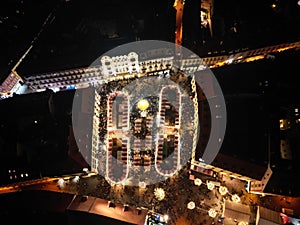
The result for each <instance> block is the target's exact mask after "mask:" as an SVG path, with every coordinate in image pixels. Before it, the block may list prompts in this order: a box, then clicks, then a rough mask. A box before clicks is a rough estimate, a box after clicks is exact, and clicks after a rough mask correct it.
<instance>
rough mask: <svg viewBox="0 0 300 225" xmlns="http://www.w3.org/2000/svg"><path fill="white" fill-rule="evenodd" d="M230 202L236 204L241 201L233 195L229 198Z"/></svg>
mask: <svg viewBox="0 0 300 225" xmlns="http://www.w3.org/2000/svg"><path fill="white" fill-rule="evenodd" d="M231 200H232V201H233V202H235V203H238V202H240V201H241V198H240V197H239V196H238V195H237V194H234V195H232V196H231Z"/></svg>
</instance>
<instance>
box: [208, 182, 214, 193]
mask: <svg viewBox="0 0 300 225" xmlns="http://www.w3.org/2000/svg"><path fill="white" fill-rule="evenodd" d="M206 185H207V189H208V190H210V191H212V190H213V189H214V188H215V185H214V184H213V183H211V182H207V184H206Z"/></svg>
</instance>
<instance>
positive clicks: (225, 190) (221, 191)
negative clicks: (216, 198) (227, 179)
mask: <svg viewBox="0 0 300 225" xmlns="http://www.w3.org/2000/svg"><path fill="white" fill-rule="evenodd" d="M219 192H220V194H221V195H226V194H227V192H228V189H227V187H225V186H221V187H220V188H219Z"/></svg>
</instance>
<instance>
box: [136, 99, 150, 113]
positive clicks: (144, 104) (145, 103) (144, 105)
mask: <svg viewBox="0 0 300 225" xmlns="http://www.w3.org/2000/svg"><path fill="white" fill-rule="evenodd" d="M137 107H138V108H139V109H140V110H142V111H144V110H146V109H147V108H148V107H149V102H148V101H147V100H146V99H142V100H140V101H139V102H138V104H137Z"/></svg>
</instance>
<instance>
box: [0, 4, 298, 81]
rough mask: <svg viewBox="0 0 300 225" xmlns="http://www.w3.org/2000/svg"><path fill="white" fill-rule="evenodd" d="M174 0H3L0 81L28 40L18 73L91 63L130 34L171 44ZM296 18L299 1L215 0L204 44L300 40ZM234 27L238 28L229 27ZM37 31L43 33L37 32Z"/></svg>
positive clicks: (191, 17)
mask: <svg viewBox="0 0 300 225" xmlns="http://www.w3.org/2000/svg"><path fill="white" fill-rule="evenodd" d="M173 2H174V1H173V0H154V1H151V4H145V2H144V1H138V0H129V1H121V0H101V1H97V0H89V1H83V0H51V1H47V0H39V1H35V0H4V1H1V7H0V49H1V50H2V51H1V52H2V53H1V56H0V74H1V75H0V79H3V77H5V76H6V74H7V73H8V72H9V70H10V69H12V67H13V66H14V65H15V64H16V63H17V61H18V60H19V59H20V58H21V56H22V55H23V54H24V53H25V51H26V50H27V49H28V48H29V46H30V44H31V43H32V41H33V44H34V47H33V48H32V50H31V52H30V53H29V55H28V56H26V58H25V59H24V60H23V62H22V63H21V65H20V66H19V68H18V72H19V73H20V75H23V76H27V75H29V74H32V73H39V72H47V71H52V70H59V69H63V68H72V67H77V66H85V65H89V64H90V63H91V62H92V61H93V60H94V59H95V58H97V56H99V55H100V54H103V53H104V52H105V51H107V50H109V49H111V48H113V47H115V46H117V45H120V44H123V43H127V42H130V41H134V35H135V33H137V34H138V36H139V37H140V38H141V39H156V40H166V41H171V42H173V40H174V29H175V10H174V9H173V7H172V5H173ZM195 2H196V0H187V1H186V8H188V5H193V4H194V3H195ZM273 3H274V4H276V5H277V7H276V8H275V9H273V8H272V7H271V5H272V4H273ZM3 6H4V7H3ZM187 10H188V9H187ZM187 14H189V13H187ZM49 15H50V17H49V19H48V20H46V18H47V17H48V16H49ZM195 16H196V15H190V14H189V15H188V17H189V18H188V19H187V20H186V21H187V22H186V24H185V25H184V27H185V29H186V31H187V33H188V31H189V30H195V28H194V24H195V22H193V21H194V20H195V19H194V18H195ZM196 19H197V18H196ZM45 22H46V24H44V23H45ZM299 22H300V6H299V5H298V4H297V0H289V1H284V0H253V1H248V2H246V1H239V0H225V1H221V0H215V14H214V18H213V23H214V25H213V27H215V37H214V38H212V40H209V41H207V42H206V44H205V46H202V47H203V48H202V49H204V50H206V49H211V48H216V49H220V48H225V49H238V48H241V47H250V48H251V47H256V46H262V45H268V44H271V43H281V42H286V41H294V40H298V39H299V37H300V35H299V34H300V31H299V29H297V25H298V24H299ZM133 26H135V27H136V30H135V29H134V28H133ZM233 27H235V28H236V30H237V33H233V32H232V30H233ZM40 31H42V32H41V33H40V34H39V32H40ZM38 34H39V35H38ZM219 40H222V41H223V44H222V46H220V45H215V43H216V42H218V41H219ZM204 53H205V52H204Z"/></svg>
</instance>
